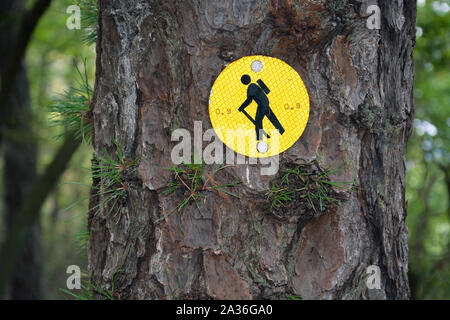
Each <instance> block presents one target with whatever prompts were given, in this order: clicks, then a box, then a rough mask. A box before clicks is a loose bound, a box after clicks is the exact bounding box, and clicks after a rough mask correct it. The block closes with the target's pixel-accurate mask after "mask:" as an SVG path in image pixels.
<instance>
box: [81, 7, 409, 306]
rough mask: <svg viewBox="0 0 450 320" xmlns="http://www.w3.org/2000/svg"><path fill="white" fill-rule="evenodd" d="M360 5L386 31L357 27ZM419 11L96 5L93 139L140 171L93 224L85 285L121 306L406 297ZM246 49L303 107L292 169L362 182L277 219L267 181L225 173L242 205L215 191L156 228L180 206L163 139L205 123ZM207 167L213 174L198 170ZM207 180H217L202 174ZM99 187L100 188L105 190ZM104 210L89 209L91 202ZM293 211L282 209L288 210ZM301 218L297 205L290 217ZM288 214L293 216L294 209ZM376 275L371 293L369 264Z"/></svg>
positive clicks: (245, 169)
mask: <svg viewBox="0 0 450 320" xmlns="http://www.w3.org/2000/svg"><path fill="white" fill-rule="evenodd" d="M368 4H377V5H378V6H379V7H380V8H381V29H380V30H376V29H374V30H371V29H369V28H367V26H366V20H367V17H365V12H366V8H367V5H368ZM415 6H416V5H415V2H414V1H402V0H396V1H379V2H378V3H376V2H374V3H360V2H358V1H346V0H336V1H324V0H317V1H294V0H273V1H269V0H247V1H238V0H230V1H215V0H211V1H193V0H190V1H173V0H167V1H144V0H129V1H120V0H116V1H106V0H100V1H99V9H100V17H99V38H98V42H97V53H98V56H97V79H96V86H95V93H94V108H93V121H94V139H93V144H94V148H95V150H96V152H97V153H99V154H102V153H104V152H109V153H110V154H114V146H113V141H114V140H116V141H117V142H118V143H119V144H120V145H121V146H122V147H123V149H124V153H125V156H126V157H127V158H129V159H134V158H138V159H139V162H138V168H137V170H136V173H135V174H134V175H131V176H129V177H128V178H127V185H128V186H129V187H128V198H127V200H126V203H125V204H124V205H122V206H121V208H120V210H119V211H120V212H118V214H114V215H113V214H111V215H107V214H106V212H107V211H108V208H104V210H103V211H102V212H101V213H100V214H97V215H94V214H93V213H91V214H90V218H89V228H90V232H91V238H90V242H89V272H90V276H91V279H92V281H94V282H95V283H96V284H97V285H99V286H101V287H103V288H109V289H111V288H112V286H113V285H114V295H115V296H116V297H118V298H122V299H166V298H167V299H171V298H173V297H174V296H176V297H184V298H191V299H200V298H214V299H256V298H269V299H271V298H273V299H279V298H286V297H288V296H289V295H300V296H302V297H303V298H308V299H333V298H337V299H375V298H381V299H407V298H408V297H409V287H408V278H407V271H408V259H407V228H406V226H405V217H406V206H405V197H404V194H405V166H404V159H405V144H406V141H407V138H408V137H409V135H410V133H411V127H412V122H411V120H412V117H413V105H412V87H413V70H414V68H413V59H412V51H413V47H414V43H415V38H414V37H415V14H416V7H415ZM254 54H262V55H267V56H273V57H276V58H279V59H282V60H284V61H286V62H287V63H288V64H289V65H291V66H292V67H293V68H294V69H295V70H297V71H298V72H299V74H300V75H301V77H302V79H303V81H304V82H305V85H306V87H307V89H308V92H309V95H310V100H311V111H310V119H309V122H308V125H307V128H306V131H305V132H304V134H303V136H302V137H301V138H300V140H299V141H298V142H297V143H296V144H295V145H294V146H293V147H292V148H290V149H289V150H288V151H286V152H285V153H283V154H282V155H281V157H280V167H281V169H280V170H282V168H283V167H286V166H289V165H291V166H292V165H298V164H304V165H313V164H314V163H316V162H319V163H320V164H321V165H323V166H325V167H327V166H335V165H340V164H344V166H345V170H344V171H342V172H341V173H338V174H335V176H334V177H333V179H335V180H341V181H350V180H355V181H356V183H357V185H358V187H357V188H356V189H355V190H353V191H345V190H344V191H340V192H341V194H342V195H343V196H344V197H345V199H346V200H345V201H344V202H343V203H342V204H341V205H340V206H339V207H337V208H330V209H328V210H327V211H326V212H325V213H323V214H321V215H313V216H312V217H311V215H309V217H308V218H305V216H308V212H304V214H300V215H298V214H294V213H292V212H285V214H286V216H287V217H288V218H287V219H282V220H280V219H277V218H275V217H274V216H273V215H272V214H271V213H270V203H269V202H268V200H267V199H266V193H267V191H268V189H269V187H270V181H271V180H273V179H274V178H275V177H274V176H262V175H260V168H259V167H258V166H257V165H236V166H234V167H228V168H226V169H224V170H223V172H222V174H221V175H220V176H218V178H217V180H218V181H217V182H218V183H229V182H232V181H235V180H239V181H241V182H242V185H241V186H239V187H235V188H234V189H233V192H236V193H238V194H239V195H240V196H241V199H240V200H233V201H226V200H224V199H223V197H221V195H220V194H218V193H209V194H208V196H207V197H206V199H205V200H204V202H203V200H202V213H203V216H201V215H200V214H199V213H198V211H197V209H196V207H195V206H194V205H193V204H191V205H188V206H187V208H186V209H185V210H184V213H183V214H182V215H181V225H182V226H183V228H182V229H180V227H179V225H178V222H177V220H178V216H177V214H173V215H171V216H170V217H169V218H167V220H166V221H164V222H162V223H159V224H157V223H155V221H156V220H157V219H158V218H160V217H162V216H163V215H164V214H167V213H168V212H170V210H171V209H173V208H174V207H175V206H176V204H177V203H179V202H180V201H181V200H182V199H183V198H182V197H181V196H180V195H179V194H171V195H165V194H164V193H163V192H162V191H163V190H165V188H167V185H168V183H169V181H170V179H171V173H170V172H169V171H167V170H166V168H169V167H171V166H173V164H172V163H171V159H170V153H171V149H172V147H173V146H174V142H171V139H170V138H171V132H172V130H173V129H175V128H187V129H188V130H190V131H191V132H193V127H194V124H193V123H194V121H196V120H198V121H202V125H203V129H204V130H206V129H208V128H211V123H210V121H209V112H208V97H209V93H210V89H211V87H212V84H213V81H214V80H215V78H216V77H217V76H218V75H219V73H220V72H221V70H223V69H224V68H225V66H226V65H227V64H228V63H229V62H231V61H233V60H235V59H238V58H240V57H243V56H247V55H254ZM207 170H210V168H208V166H207ZM211 170H212V169H211ZM98 183H99V182H98V181H95V180H94V186H95V185H98ZM97 203H98V199H97V198H96V197H92V199H91V207H93V206H95V205H96V204H97ZM290 210H291V209H290ZM292 210H293V211H295V208H294V209H292ZM291 213H292V214H291ZM369 265H377V266H379V268H380V270H381V289H379V290H377V289H370V290H369V289H367V287H366V285H365V281H366V280H365V279H366V277H367V274H366V268H367V267H368V266H369Z"/></svg>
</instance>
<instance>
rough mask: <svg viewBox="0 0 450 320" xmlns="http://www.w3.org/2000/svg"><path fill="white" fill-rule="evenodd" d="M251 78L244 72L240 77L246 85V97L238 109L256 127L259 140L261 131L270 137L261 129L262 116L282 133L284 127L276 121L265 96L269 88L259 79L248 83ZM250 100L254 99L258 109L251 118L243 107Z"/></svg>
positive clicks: (248, 103) (250, 101) (247, 104)
mask: <svg viewBox="0 0 450 320" xmlns="http://www.w3.org/2000/svg"><path fill="white" fill-rule="evenodd" d="M251 81H252V79H251V78H250V76H249V75H247V74H245V75H243V76H242V77H241V82H242V83H243V84H244V85H248V84H250V85H249V86H248V89H247V99H246V100H245V101H244V103H243V104H242V105H241V106H240V107H239V109H238V110H239V111H241V112H242V113H244V114H245V115H246V116H247V117H248V118H249V119H250V121H251V122H253V124H254V125H255V129H256V140H258V141H259V140H261V136H260V134H261V133H263V134H265V135H266V136H267V138H270V137H269V135H268V134H267V133H266V132H265V131H263V119H264V117H267V118H268V119H269V120H270V122H272V124H273V125H274V127H275V128H276V129H277V130H278V131H279V132H280V134H283V133H284V128H283V126H282V125H281V123H280V122H279V121H278V119H277V117H276V116H275V114H274V113H273V112H272V110H271V109H270V105H269V99H268V98H267V94H269V92H270V90H269V88H267V86H266V85H265V84H264V82H263V81H262V80H261V79H259V80H258V81H256V82H257V83H258V84H255V83H250V82H251ZM252 101H255V102H256V103H257V104H258V109H257V110H256V116H255V119H254V120H253V119H252V118H251V117H250V115H249V114H248V113H247V112H246V111H245V108H246V107H248V106H249V105H250V103H252Z"/></svg>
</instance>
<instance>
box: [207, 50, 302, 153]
mask: <svg viewBox="0 0 450 320" xmlns="http://www.w3.org/2000/svg"><path fill="white" fill-rule="evenodd" d="M254 61H260V62H262V69H261V70H260V71H259V72H255V71H253V70H252V62H254ZM253 66H254V69H255V70H258V69H259V68H260V66H261V64H260V63H255V64H253ZM255 67H256V68H255ZM245 74H246V75H249V76H250V78H251V83H254V84H257V80H258V79H261V80H262V81H263V82H264V84H265V85H266V86H267V87H268V88H269V89H270V93H269V94H267V98H268V99H269V106H270V109H271V110H272V112H273V113H274V114H275V116H276V117H277V118H278V120H279V122H280V123H281V125H282V126H283V128H284V129H285V132H284V133H283V134H280V133H279V132H278V130H276V129H275V127H274V125H273V124H272V123H271V122H270V121H269V119H268V118H267V117H264V120H263V130H264V131H266V132H267V133H268V135H269V136H270V138H267V137H266V136H264V135H262V136H261V137H262V140H263V141H265V142H267V144H268V146H269V148H268V150H267V152H265V153H260V152H258V150H257V148H256V145H257V140H256V133H255V125H254V124H253V123H252V121H251V120H249V118H248V117H247V116H246V115H245V114H244V113H243V112H240V111H239V110H238V109H239V107H240V106H241V105H242V103H243V102H244V101H245V100H246V99H247V88H248V86H247V85H245V84H243V83H242V82H241V77H242V76H243V75H245ZM257 107H258V105H257V103H256V102H255V101H252V103H251V104H250V105H249V106H248V107H247V108H245V111H246V112H247V113H248V114H249V116H250V117H251V118H252V119H255V116H256V110H257ZM209 115H210V119H211V123H212V125H213V128H214V130H215V131H216V133H217V136H218V137H219V138H220V139H221V140H222V141H223V143H224V144H226V145H227V146H228V147H229V148H231V149H233V150H234V151H236V152H237V153H240V154H243V155H246V156H249V157H254V158H261V157H270V156H274V155H276V154H278V153H281V152H283V151H285V150H286V149H288V148H289V147H291V146H292V145H293V144H294V143H295V142H296V141H297V140H298V139H299V138H300V136H301V135H302V133H303V131H304V130H305V127H306V124H307V122H308V117H309V97H308V92H307V91H306V88H305V85H304V84H303V81H302V79H301V78H300V76H299V74H298V73H297V72H296V71H295V70H294V69H293V68H291V67H290V66H289V65H288V64H287V63H285V62H284V61H282V60H279V59H276V58H273V57H266V56H260V55H257V56H248V57H243V58H241V59H239V60H236V61H234V62H232V63H230V64H229V65H228V66H227V67H226V68H225V69H224V70H223V71H222V72H221V73H220V75H219V76H218V77H217V79H216V81H215V82H214V85H213V87H212V90H211V95H210V102H209Z"/></svg>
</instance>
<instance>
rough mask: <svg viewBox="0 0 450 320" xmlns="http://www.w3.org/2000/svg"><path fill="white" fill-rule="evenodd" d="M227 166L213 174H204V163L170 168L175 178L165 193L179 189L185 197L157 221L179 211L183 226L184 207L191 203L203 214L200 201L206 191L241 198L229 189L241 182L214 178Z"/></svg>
mask: <svg viewBox="0 0 450 320" xmlns="http://www.w3.org/2000/svg"><path fill="white" fill-rule="evenodd" d="M226 167H227V166H221V167H219V168H218V169H216V170H215V171H214V172H212V173H211V174H206V173H205V174H204V170H205V169H204V165H203V164H182V165H180V166H173V167H171V168H169V169H168V170H169V171H171V172H172V173H173V180H172V181H171V182H170V183H169V185H168V186H167V189H166V190H164V191H163V194H165V195H169V194H172V193H174V192H175V191H178V190H179V191H181V192H182V193H183V195H184V199H183V200H182V201H181V202H180V203H179V204H178V205H176V206H175V208H173V209H172V210H171V211H170V212H169V213H167V214H166V215H164V216H163V217H161V218H160V219H158V220H156V223H159V222H161V221H163V220H165V219H166V218H167V217H169V216H170V215H171V214H173V213H174V212H178V213H179V215H178V218H179V219H178V222H179V225H180V228H181V215H182V213H183V211H184V209H185V208H186V207H187V206H188V205H189V204H191V203H193V204H195V206H196V208H197V210H198V211H199V213H200V214H201V215H203V214H202V211H201V208H200V204H199V202H200V200H201V199H204V198H205V197H206V195H205V193H206V192H212V191H217V192H218V193H219V195H221V196H223V197H224V198H227V199H228V196H231V197H235V198H239V199H240V196H239V195H236V194H234V193H232V192H230V191H229V190H228V189H229V188H232V187H235V186H237V185H239V184H240V182H235V183H229V184H218V183H216V182H215V180H214V176H215V175H216V174H217V173H218V172H219V171H220V170H222V169H224V168H226ZM205 176H206V178H205ZM181 230H183V229H182V228H181Z"/></svg>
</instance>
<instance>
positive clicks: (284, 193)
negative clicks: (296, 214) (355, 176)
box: [266, 166, 354, 212]
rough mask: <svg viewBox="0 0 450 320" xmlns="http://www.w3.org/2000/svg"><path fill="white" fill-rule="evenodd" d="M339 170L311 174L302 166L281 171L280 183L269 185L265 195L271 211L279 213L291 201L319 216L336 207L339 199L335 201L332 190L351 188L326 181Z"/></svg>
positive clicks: (310, 171) (345, 184)
mask: <svg viewBox="0 0 450 320" xmlns="http://www.w3.org/2000/svg"><path fill="white" fill-rule="evenodd" d="M340 170H341V168H337V169H322V168H320V166H317V168H315V169H314V170H308V169H307V167H306V166H297V167H295V168H291V169H286V170H283V171H282V173H283V175H282V176H281V179H278V180H275V181H273V182H272V185H271V188H270V190H269V192H268V193H267V194H266V196H267V199H268V200H270V201H271V209H272V210H275V211H276V210H280V209H281V208H283V207H287V206H288V204H290V203H291V202H293V201H297V202H306V204H307V207H308V208H311V209H312V210H313V211H314V212H323V211H325V210H326V208H327V207H328V206H337V205H339V203H340V202H341V199H339V198H337V196H336V192H335V191H334V189H333V188H338V189H346V190H349V189H351V188H352V187H353V186H354V183H352V182H333V181H331V180H330V176H331V175H333V174H336V173H338V172H339V171H340ZM298 205H299V203H297V204H296V206H297V207H298Z"/></svg>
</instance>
